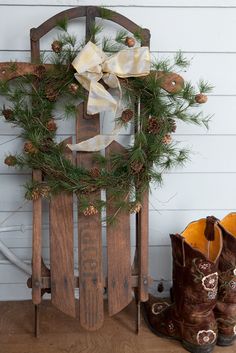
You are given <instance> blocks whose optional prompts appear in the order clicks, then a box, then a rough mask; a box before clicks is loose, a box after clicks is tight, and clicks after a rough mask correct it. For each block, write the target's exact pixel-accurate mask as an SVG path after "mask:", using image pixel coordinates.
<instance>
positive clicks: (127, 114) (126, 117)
mask: <svg viewBox="0 0 236 353" xmlns="http://www.w3.org/2000/svg"><path fill="white" fill-rule="evenodd" d="M133 116H134V112H133V110H131V109H126V110H124V111H123V112H122V114H121V120H122V121H123V122H124V123H128V122H129V121H130V120H131V119H132V118H133Z"/></svg>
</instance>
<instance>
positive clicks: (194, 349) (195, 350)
mask: <svg viewBox="0 0 236 353" xmlns="http://www.w3.org/2000/svg"><path fill="white" fill-rule="evenodd" d="M182 346H183V347H184V348H185V349H186V350H187V351H189V352H191V353H212V352H213V350H214V348H215V343H213V344H210V345H207V346H198V345H195V344H192V343H189V342H187V341H182Z"/></svg>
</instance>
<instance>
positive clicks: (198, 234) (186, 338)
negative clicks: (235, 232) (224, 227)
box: [142, 217, 222, 353]
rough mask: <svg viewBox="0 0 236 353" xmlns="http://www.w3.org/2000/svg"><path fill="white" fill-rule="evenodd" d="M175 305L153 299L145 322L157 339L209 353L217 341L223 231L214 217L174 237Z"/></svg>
mask: <svg viewBox="0 0 236 353" xmlns="http://www.w3.org/2000/svg"><path fill="white" fill-rule="evenodd" d="M170 237H171V243H172V253H173V297H174V303H173V304H171V305H169V304H168V303H167V302H163V301H160V300H158V299H157V298H155V297H153V296H151V295H150V297H149V300H148V302H146V303H143V305H142V308H143V314H144V319H145V321H146V323H147V325H148V326H149V328H150V329H151V330H152V331H153V332H154V333H155V334H156V335H158V336H162V337H167V338H173V339H177V340H179V341H181V342H182V345H183V347H184V348H185V349H187V350H188V351H189V352H192V353H210V352H212V351H213V349H214V346H215V344H216V338H217V324H216V320H215V317H214V313H213V309H214V307H215V305H216V297H217V287H218V272H217V271H218V262H219V256H220V253H221V250H222V235H221V229H220V227H219V226H218V224H217V220H216V219H215V218H214V217H207V219H200V220H199V221H196V222H193V223H190V224H189V225H188V227H187V228H186V229H185V230H184V232H183V233H182V234H181V235H180V234H174V235H171V236H170Z"/></svg>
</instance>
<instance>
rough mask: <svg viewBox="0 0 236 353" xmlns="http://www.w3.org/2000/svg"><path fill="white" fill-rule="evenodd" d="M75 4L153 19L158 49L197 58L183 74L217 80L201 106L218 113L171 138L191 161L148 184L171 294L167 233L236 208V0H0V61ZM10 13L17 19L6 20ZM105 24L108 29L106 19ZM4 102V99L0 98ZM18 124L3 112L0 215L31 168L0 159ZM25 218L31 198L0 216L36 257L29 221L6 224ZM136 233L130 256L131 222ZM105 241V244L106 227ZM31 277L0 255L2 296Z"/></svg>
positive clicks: (11, 236) (20, 52)
mask: <svg viewBox="0 0 236 353" xmlns="http://www.w3.org/2000/svg"><path fill="white" fill-rule="evenodd" d="M76 5H107V6H109V5H110V7H111V8H112V9H113V10H115V11H117V12H120V13H121V14H123V15H125V16H127V17H129V18H130V19H132V20H133V21H134V22H136V23H137V24H139V25H141V26H143V27H148V28H149V29H150V30H151V34H152V38H151V50H152V56H153V58H155V57H163V58H166V57H172V55H173V54H174V53H175V52H176V51H177V50H179V49H181V50H182V51H183V52H185V53H186V56H187V57H188V59H191V58H192V60H191V67H190V69H189V71H188V72H185V73H183V77H184V78H185V79H190V80H191V81H192V82H193V83H196V82H197V81H198V79H199V78H205V79H207V80H208V81H209V82H210V83H211V84H212V85H214V86H215V88H214V91H213V93H212V94H211V95H210V97H209V101H208V103H207V104H206V105H204V106H202V108H203V110H204V112H205V113H206V114H210V115H211V114H214V117H213V119H212V122H211V124H210V130H209V131H208V132H207V131H206V130H205V129H204V128H201V127H194V126H192V125H185V124H183V123H181V122H180V123H178V129H177V132H176V134H175V139H176V140H179V141H182V142H181V146H182V145H185V146H189V147H190V148H191V150H192V152H193V153H192V154H191V161H190V162H188V163H187V164H186V166H185V167H184V168H183V169H180V168H178V169H176V170H172V171H171V172H170V173H168V174H166V175H165V176H164V184H163V187H162V188H160V187H158V188H157V189H155V188H154V187H152V194H151V197H150V214H149V215H150V226H149V235H150V248H149V250H150V251H149V252H150V274H151V275H152V276H153V277H154V278H155V279H156V280H161V278H163V279H164V280H165V282H164V285H165V291H164V295H168V290H169V287H170V285H171V281H170V280H171V247H170V239H169V233H176V232H181V231H182V230H183V229H184V228H185V227H186V225H187V224H188V223H189V222H191V221H192V220H195V219H198V218H201V217H205V216H207V215H211V214H214V215H215V216H216V217H218V218H222V217H223V216H224V215H225V214H227V213H228V212H230V211H233V210H235V202H234V194H235V191H236V190H235V188H236V186H235V173H236V167H235V163H234V159H235V157H234V150H235V144H236V138H235V137H236V124H235V116H236V85H235V82H234V80H235V58H236V44H235V40H234V37H233V35H234V33H235V31H236V22H235V15H236V4H235V1H234V0H214V1H212V0H204V1H203V0H191V1H189V0H147V1H146V2H145V3H144V2H143V1H142V0H136V1H134V0H120V1H118V0H117V1H116V0H115V1H109V0H104V1H100V0H93V1H89V0H52V1H50V2H49V0H39V1H38V2H34V1H33V0H19V1H17V0H0V18H1V21H0V31H1V33H4V35H2V36H0V61H8V60H10V59H11V60H19V61H29V60H30V52H29V48H30V42H29V30H30V28H31V27H37V26H38V25H39V24H41V23H42V21H44V20H46V19H48V18H49V17H50V16H52V15H54V14H56V13H58V12H60V11H63V10H65V9H66V8H70V7H71V6H76ZM10 18H11V23H14V26H13V25H12V26H9V19H10ZM219 24H220V25H219ZM6 28H7V30H6ZM69 28H70V31H71V32H74V33H78V40H80V38H82V37H83V33H84V21H82V23H81V24H80V25H78V22H77V21H73V22H72V24H71V25H70V27H69ZM105 28H106V34H107V33H112V31H111V28H110V26H109V24H108V23H107V24H106V27H105ZM55 36H56V32H55V31H52V32H51V33H50V34H49V35H48V36H46V37H45V38H44V40H43V41H42V48H44V49H47V50H50V44H51V41H52V38H55ZM2 103H3V101H2V100H0V107H1V106H2ZM55 117H57V118H58V117H60V113H58V112H55ZM111 130H112V125H111V124H109V118H106V117H104V121H103V132H104V133H105V134H109V133H110V131H111ZM130 131H131V130H127V131H123V132H122V134H123V136H122V137H121V140H122V142H123V143H128V142H129V140H128V139H127V137H126V136H125V134H127V133H129V132H130ZM18 132H19V130H17V129H16V128H13V127H12V125H11V124H6V123H5V122H4V119H2V118H1V117H0V224H1V222H2V220H4V219H5V218H6V217H7V216H9V215H10V211H13V210H16V209H17V207H19V206H20V205H21V204H22V203H23V201H24V189H23V187H22V185H23V184H24V183H25V181H26V180H27V179H29V178H30V175H28V176H27V175H17V174H15V173H16V171H15V170H14V169H9V168H7V167H6V166H5V165H4V164H3V163H2V161H3V159H4V156H5V154H7V153H11V152H12V153H13V152H15V151H18V150H19V149H20V148H21V147H22V142H21V141H20V140H12V141H10V140H11V139H12V138H14V136H16V135H17V134H18ZM74 132H75V131H74V121H73V120H72V119H70V120H60V121H59V122H58V134H59V139H62V138H63V137H66V136H69V135H74ZM7 141H9V142H8V143H6V142H7ZM1 144H2V145H1ZM44 210H45V212H44V224H47V223H48V215H47V213H46V210H47V206H46V207H45V208H44ZM20 224H22V225H23V226H24V225H30V224H32V205H31V202H29V203H28V204H27V205H25V206H24V207H23V208H22V209H20V210H19V212H16V213H15V214H14V216H13V217H11V218H9V220H8V221H7V222H5V223H4V224H3V225H0V239H1V240H2V241H3V242H4V243H5V244H6V245H7V246H9V248H10V249H11V250H12V251H13V252H15V253H16V254H17V255H18V256H19V257H20V258H21V259H22V260H28V261H30V258H31V243H32V240H31V230H30V229H28V230H25V231H24V227H23V228H22V229H23V232H20V231H9V232H4V233H1V228H2V227H5V226H14V225H20ZM132 224H133V223H132ZM75 231H76V225H75ZM75 239H76V238H75ZM131 242H132V256H133V253H134V247H133V245H134V234H133V225H132V235H131ZM103 244H104V246H105V245H106V242H105V229H103ZM75 246H76V247H77V239H76V242H75ZM76 251H77V250H76V248H75V253H76ZM105 254H106V248H105V247H104V256H105ZM43 255H44V257H45V259H46V260H48V257H49V251H48V230H47V229H44V231H43ZM104 271H105V272H106V267H105V266H104ZM26 279H27V276H25V275H24V273H22V272H21V271H19V270H18V269H16V268H15V267H14V266H13V265H11V264H9V263H8V262H7V261H6V260H5V259H4V257H3V256H2V255H0V300H6V299H8V300H11V299H12V300H13V299H23V298H24V299H30V297H31V290H29V289H27V288H26V285H25V281H26ZM157 283H158V281H157V282H154V284H153V286H152V291H154V292H155V287H156V285H157Z"/></svg>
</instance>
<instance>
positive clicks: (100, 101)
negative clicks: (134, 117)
mask: <svg viewBox="0 0 236 353" xmlns="http://www.w3.org/2000/svg"><path fill="white" fill-rule="evenodd" d="M72 65H73V67H74V68H75V70H76V71H77V72H76V74H75V78H76V79H77V80H78V81H79V83H80V84H81V85H82V86H83V87H84V88H85V89H86V90H87V91H89V95H88V103H87V113H88V114H97V113H101V112H104V111H110V112H111V113H112V115H113V117H114V118H115V116H116V113H117V112H119V111H120V108H121V87H120V83H119V79H118V77H120V78H126V77H140V76H146V75H148V74H149V73H150V52H149V48H148V47H139V48H132V49H123V50H121V51H120V52H118V53H117V54H114V55H112V56H107V55H106V54H105V53H104V52H103V51H102V50H101V49H100V48H99V47H98V46H97V45H95V44H94V43H92V42H88V43H87V44H86V45H85V46H84V48H83V49H82V50H81V51H80V53H79V54H78V55H77V57H76V58H75V59H74V60H73V62H72ZM101 79H103V81H104V82H105V83H106V84H107V85H108V86H109V87H110V88H116V89H119V92H120V99H118V100H117V99H115V98H114V97H113V96H112V95H111V94H110V93H109V92H108V91H107V90H106V89H105V88H104V86H103V85H102V84H101V83H99V82H98V81H99V80H101ZM119 131H120V128H118V127H115V129H114V130H113V132H112V134H111V135H110V136H107V135H106V136H104V135H97V136H95V137H93V138H91V139H88V140H86V141H83V142H80V143H79V144H76V145H68V147H69V148H70V149H71V150H73V151H100V150H101V149H103V148H105V147H106V146H108V145H109V144H110V143H111V142H112V141H113V140H114V139H115V136H117V135H118V133H119Z"/></svg>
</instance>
